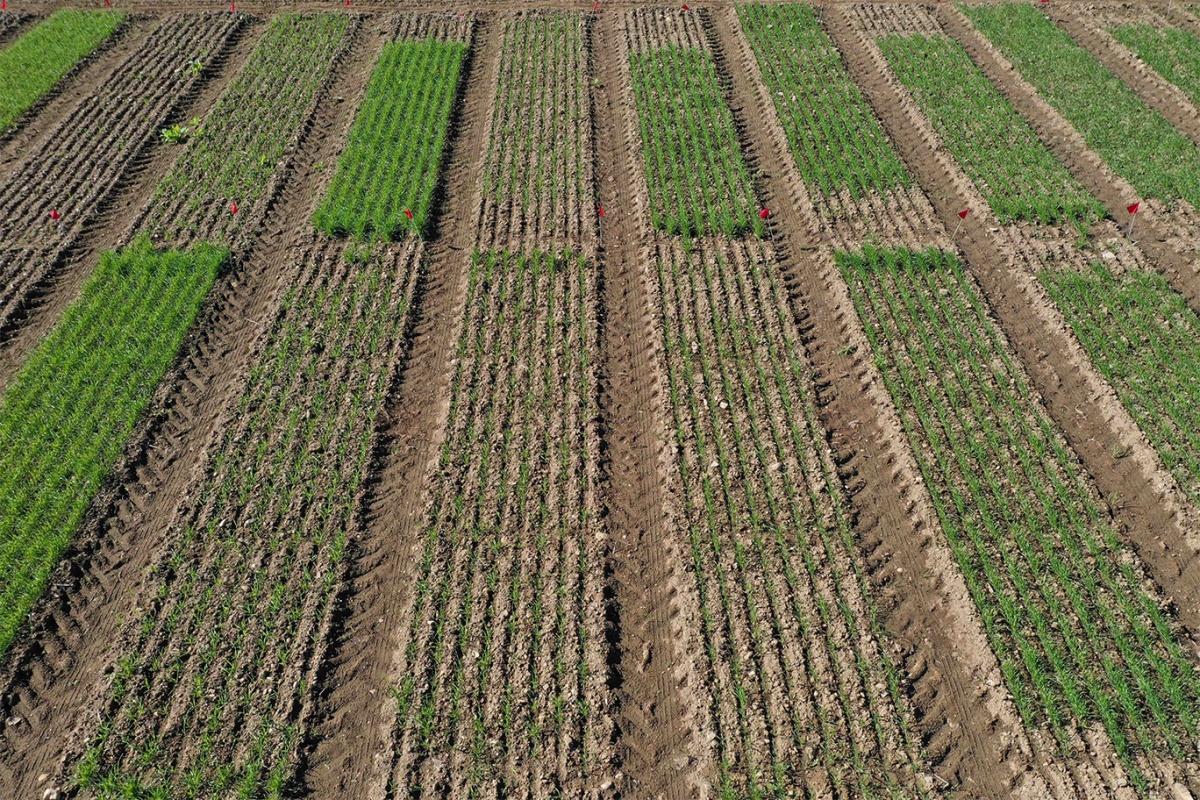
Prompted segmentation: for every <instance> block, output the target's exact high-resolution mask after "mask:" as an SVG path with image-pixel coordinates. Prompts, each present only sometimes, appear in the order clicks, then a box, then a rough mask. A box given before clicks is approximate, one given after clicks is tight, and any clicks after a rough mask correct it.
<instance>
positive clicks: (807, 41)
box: [737, 5, 910, 200]
mask: <svg viewBox="0 0 1200 800" xmlns="http://www.w3.org/2000/svg"><path fill="white" fill-rule="evenodd" d="M737 13H738V18H739V20H740V21H741V25H742V29H743V30H744V31H745V33H746V37H747V38H748V39H749V41H750V45H751V48H752V49H753V50H754V55H755V58H756V60H757V62H758V65H759V68H760V69H761V70H762V76H763V81H764V82H765V83H766V86H767V88H768V89H769V90H770V94H771V99H772V100H773V101H774V103H775V110H776V113H777V114H778V116H779V121H780V123H781V124H782V126H783V130H784V133H785V134H786V135H787V139H788V143H789V145H790V146H791V150H792V155H793V157H794V158H795V160H796V166H797V168H798V170H799V172H800V177H801V178H802V179H803V180H804V182H805V184H806V185H808V186H809V187H812V188H813V189H816V190H819V191H820V192H821V193H822V194H824V195H826V196H831V195H836V194H837V193H839V192H841V191H849V193H850V196H851V197H852V198H854V199H855V200H857V199H861V198H863V197H864V196H866V195H867V194H868V193H871V192H886V191H888V190H891V189H899V188H904V187H908V186H909V184H910V178H909V176H908V173H907V172H906V171H905V169H904V165H903V163H902V162H901V161H900V157H899V156H898V155H897V154H896V151H895V149H894V148H893V147H892V145H891V143H890V141H889V140H888V138H887V135H886V134H885V133H884V131H883V128H882V127H881V126H880V124H879V121H878V120H877V119H876V118H875V115H874V113H873V112H872V111H871V108H870V106H869V105H868V104H867V102H866V100H865V99H864V98H863V96H862V92H861V91H860V90H859V88H858V86H857V85H856V84H855V83H854V81H853V80H852V79H851V77H850V74H849V73H848V72H847V71H846V67H845V65H844V64H843V63H842V59H841V55H840V53H839V52H838V50H837V47H836V46H835V45H834V44H833V42H832V41H831V40H830V39H829V36H828V35H827V34H826V33H825V31H824V30H822V28H821V24H820V21H819V19H818V17H817V12H816V11H815V10H814V8H813V7H812V6H810V5H744V6H739V7H738V9H737Z"/></svg>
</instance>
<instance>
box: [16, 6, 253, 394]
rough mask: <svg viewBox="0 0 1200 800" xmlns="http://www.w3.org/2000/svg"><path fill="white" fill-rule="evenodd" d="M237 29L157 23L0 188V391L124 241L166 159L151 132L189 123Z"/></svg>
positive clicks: (237, 25) (217, 79) (197, 19)
mask: <svg viewBox="0 0 1200 800" xmlns="http://www.w3.org/2000/svg"><path fill="white" fill-rule="evenodd" d="M244 22H245V18H237V17H232V16H215V15H207V16H196V15H188V16H184V17H169V18H167V19H166V20H164V21H163V22H162V24H161V25H160V26H159V27H158V28H157V29H156V30H154V31H152V32H151V33H150V35H149V36H148V37H147V38H146V40H145V41H144V42H143V45H142V47H140V48H139V49H138V50H136V51H135V52H134V53H132V54H131V55H130V56H129V58H128V59H127V60H126V61H125V62H124V63H123V64H121V65H120V66H118V67H117V69H116V70H115V71H114V73H113V75H111V76H110V78H109V80H108V82H106V84H105V85H104V87H102V89H101V91H100V93H99V94H98V95H95V96H94V97H92V98H91V99H89V100H88V101H87V102H86V103H82V104H81V105H80V106H79V107H77V108H76V109H75V111H73V112H72V113H71V114H70V115H69V116H67V117H66V118H65V119H64V120H63V121H62V122H61V123H59V125H57V126H56V128H55V130H54V132H53V134H52V135H51V137H50V138H49V139H47V140H46V141H45V142H43V147H42V148H41V149H39V150H38V151H37V152H34V153H31V154H29V155H28V156H27V157H26V159H25V161H24V163H23V164H22V165H21V167H20V168H19V169H18V170H17V171H16V172H15V173H14V174H12V175H11V176H10V177H9V179H8V181H7V182H6V183H5V185H4V186H2V187H0V215H2V216H3V218H4V219H5V220H6V223H5V224H3V225H2V226H0V235H2V236H3V238H4V240H5V244H6V248H5V252H4V255H3V256H0V262H2V266H0V280H3V282H4V288H3V289H0V389H2V388H3V386H4V384H5V383H7V381H8V379H9V377H10V376H11V375H12V372H13V370H14V369H15V368H16V367H17V366H18V365H19V364H21V363H23V361H24V358H25V356H26V355H27V354H28V352H29V350H30V349H31V348H32V347H33V346H35V345H36V343H37V342H38V341H39V340H40V339H41V337H42V336H43V335H45V333H47V332H48V331H49V330H50V329H51V328H52V327H53V325H54V323H55V322H56V321H57V320H58V317H59V315H60V314H61V312H62V310H63V308H64V307H65V305H66V304H67V303H68V302H69V301H70V300H71V299H73V298H74V297H75V296H76V295H77V293H78V291H79V288H80V286H81V284H82V282H83V280H84V279H86V277H87V276H88V275H90V274H91V268H92V266H93V265H94V263H95V259H96V257H97V254H98V253H99V252H101V251H103V250H109V249H114V248H115V247H117V246H119V244H121V243H124V241H125V240H126V239H127V237H128V231H127V230H126V229H127V228H128V226H129V224H130V223H131V222H132V219H133V216H134V214H135V213H136V212H137V210H138V209H139V208H140V207H141V206H142V203H143V201H144V198H145V197H146V196H147V195H148V194H149V193H150V192H151V191H152V190H153V186H154V182H156V181H157V179H158V177H159V176H160V175H161V173H162V171H163V169H164V165H165V164H168V163H170V162H171V161H173V160H174V157H175V155H176V154H177V153H178V150H177V149H176V148H174V147H172V146H170V145H166V144H165V143H162V142H159V141H158V131H159V129H160V128H162V127H165V126H167V125H170V124H174V122H175V121H179V120H183V121H186V120H188V119H190V118H191V117H189V116H187V113H188V112H192V116H196V115H197V113H198V112H199V111H200V107H201V106H203V105H204V103H203V100H204V96H205V95H206V94H212V91H211V89H210V87H218V88H222V87H223V86H224V85H225V83H224V81H223V80H221V77H222V76H224V75H228V74H229V71H227V70H225V66H226V64H227V62H228V61H229V60H230V56H231V54H232V53H233V52H234V48H235V47H236V46H237V43H238V41H239V40H240V39H241V38H242V33H243V30H244ZM184 57H186V60H191V59H199V60H200V61H201V62H203V63H204V64H205V69H204V71H203V73H202V74H201V75H200V76H193V75H191V74H190V72H189V71H187V70H185V69H180V68H178V67H179V64H180V60H181V58H184ZM161 75H167V76H168V78H167V79H166V80H162V79H160V77H159V76H161ZM206 90H207V91H206ZM130 97H136V98H140V99H141V100H143V101H144V102H142V103H137V104H134V103H130V102H128V100H129V98H130ZM76 130H82V131H85V134H84V135H83V136H79V137H77V136H75V135H74V131H76ZM43 185H49V186H54V187H56V192H55V196H54V197H53V198H48V197H45V196H41V195H39V193H38V191H37V189H38V187H39V186H43ZM51 207H53V208H56V209H58V211H59V212H60V213H61V214H62V215H63V219H62V220H60V222H59V223H57V224H56V225H52V224H51V223H48V220H49V216H48V214H49V209H50V208H51ZM51 227H52V229H51Z"/></svg>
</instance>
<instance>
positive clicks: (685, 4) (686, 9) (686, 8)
mask: <svg viewBox="0 0 1200 800" xmlns="http://www.w3.org/2000/svg"><path fill="white" fill-rule="evenodd" d="M683 10H684V11H691V9H690V8H688V7H687V3H684V4H683Z"/></svg>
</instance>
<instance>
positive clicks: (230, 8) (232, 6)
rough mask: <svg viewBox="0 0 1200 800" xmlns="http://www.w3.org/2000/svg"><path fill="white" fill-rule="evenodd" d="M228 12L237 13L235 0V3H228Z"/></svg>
mask: <svg viewBox="0 0 1200 800" xmlns="http://www.w3.org/2000/svg"><path fill="white" fill-rule="evenodd" d="M229 10H230V11H237V2H236V0H235V2H232V3H230V4H229Z"/></svg>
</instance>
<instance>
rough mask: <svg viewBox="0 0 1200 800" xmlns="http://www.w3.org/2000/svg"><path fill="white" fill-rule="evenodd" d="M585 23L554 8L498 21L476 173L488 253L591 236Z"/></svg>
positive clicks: (580, 242) (577, 244)
mask: <svg viewBox="0 0 1200 800" xmlns="http://www.w3.org/2000/svg"><path fill="white" fill-rule="evenodd" d="M588 25H589V23H588V20H587V18H586V17H585V16H584V15H582V14H579V13H575V12H555V11H551V12H522V13H520V14H518V15H516V16H515V17H513V18H510V19H508V20H506V21H505V30H504V44H503V49H502V51H501V56H500V78H499V83H498V87H497V95H496V103H495V111H494V113H493V117H492V127H491V133H490V136H489V138H488V150H487V156H486V161H485V167H484V172H483V194H484V211H483V214H484V226H485V228H486V229H489V230H490V231H491V234H490V240H491V242H492V243H493V246H495V247H510V246H512V245H513V243H515V242H516V241H518V240H520V239H524V240H526V241H529V242H535V243H536V244H537V246H538V247H542V248H549V247H571V248H573V249H575V250H576V251H581V250H582V249H583V248H584V244H585V242H586V241H587V240H588V239H589V238H590V237H589V236H588V235H587V233H588V232H590V231H591V230H594V224H595V223H594V221H595V219H596V211H595V209H594V208H592V203H593V198H594V197H595V190H594V188H593V184H594V176H593V171H592V170H593V168H592V163H591V150H592V148H591V133H592V111H591V102H590V98H589V94H588V82H587V76H588V72H589V65H588V39H589V30H588Z"/></svg>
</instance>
